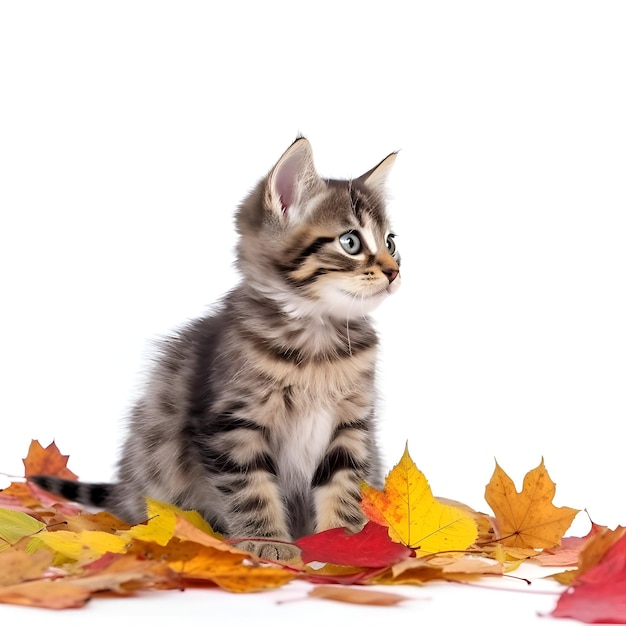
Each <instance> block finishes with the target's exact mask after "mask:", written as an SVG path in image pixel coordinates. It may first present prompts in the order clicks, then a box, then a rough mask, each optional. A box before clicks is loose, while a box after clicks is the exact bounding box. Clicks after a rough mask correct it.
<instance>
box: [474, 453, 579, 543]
mask: <svg viewBox="0 0 626 626" xmlns="http://www.w3.org/2000/svg"><path fill="white" fill-rule="evenodd" d="M555 492H556V485H555V484H554V482H552V480H551V478H550V476H549V475H548V472H547V470H546V468H545V465H544V463H543V459H541V463H540V464H539V465H538V466H537V467H536V468H535V469H533V470H531V471H530V472H528V473H527V474H526V476H525V477H524V483H523V486H522V491H521V492H517V491H516V489H515V485H514V484H513V481H512V480H511V479H510V478H509V476H508V475H507V474H506V473H505V472H504V470H503V469H502V468H501V467H500V466H499V465H498V463H496V468H495V470H494V472H493V476H492V477H491V480H490V481H489V484H488V485H487V488H486V490H485V500H486V501H487V504H489V506H490V507H491V509H492V511H493V512H494V515H495V518H496V522H497V527H498V531H499V536H500V541H501V543H502V544H503V545H505V546H514V547H517V548H553V547H555V546H558V545H560V544H561V539H562V537H563V535H564V534H565V531H566V530H567V529H568V528H569V527H570V525H571V523H572V521H573V520H574V517H576V515H577V514H578V513H579V510H578V509H572V508H570V507H567V506H562V507H556V506H554V505H553V504H552V499H553V498H554V494H555Z"/></svg>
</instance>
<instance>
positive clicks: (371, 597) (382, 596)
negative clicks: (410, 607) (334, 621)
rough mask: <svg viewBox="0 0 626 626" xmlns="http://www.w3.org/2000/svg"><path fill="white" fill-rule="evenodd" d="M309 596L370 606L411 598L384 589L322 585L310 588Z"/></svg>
mask: <svg viewBox="0 0 626 626" xmlns="http://www.w3.org/2000/svg"><path fill="white" fill-rule="evenodd" d="M309 596H310V597H311V598H322V599H323V600H336V601H337V602H348V603H350V604H367V605H371V606H393V605H395V604H398V603H399V602H403V601H405V600H412V599H413V598H410V597H409V596H401V595H400V594H397V593H388V592H386V591H373V590H370V589H353V588H351V587H338V586H332V587H331V586H324V585H321V586H319V587H315V588H314V589H311V591H309Z"/></svg>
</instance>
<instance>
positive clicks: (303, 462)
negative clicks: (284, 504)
mask: <svg viewBox="0 0 626 626" xmlns="http://www.w3.org/2000/svg"><path fill="white" fill-rule="evenodd" d="M335 422H336V420H335V417H334V416H333V414H332V412H331V407H329V406H323V405H322V404H321V403H320V404H319V405H317V406H308V407H307V409H305V410H303V411H302V412H299V413H298V414H296V415H291V416H290V418H289V419H288V420H286V423H285V425H284V430H283V432H282V433H281V435H282V436H281V441H280V442H279V443H278V446H279V454H278V466H279V474H280V481H281V483H282V484H283V486H284V487H285V488H286V489H287V490H291V489H298V487H304V488H306V487H307V486H308V485H310V484H311V479H312V478H313V475H314V473H315V470H316V469H317V467H318V465H319V463H320V461H321V460H322V459H323V458H324V455H325V453H326V450H327V448H328V444H329V443H330V439H331V437H332V434H333V430H334V427H335Z"/></svg>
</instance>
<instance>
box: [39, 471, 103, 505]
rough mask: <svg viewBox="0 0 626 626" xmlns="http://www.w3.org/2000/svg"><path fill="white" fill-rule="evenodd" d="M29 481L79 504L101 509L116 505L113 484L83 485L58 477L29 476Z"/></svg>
mask: <svg viewBox="0 0 626 626" xmlns="http://www.w3.org/2000/svg"><path fill="white" fill-rule="evenodd" d="M28 480H29V481H30V482H32V483H35V484H36V485H37V486H38V487H41V488H42V489H44V490H45V491H49V492H50V493H53V494H54V495H55V496H61V497H63V498H66V499H67V500H72V502H78V503H80V504H85V505H88V506H95V507H98V508H100V509H109V508H111V507H112V506H113V505H114V500H113V492H114V490H115V485H114V484H113V483H81V482H78V481H76V480H68V479H67V478H59V477H57V476H42V475H35V476H28Z"/></svg>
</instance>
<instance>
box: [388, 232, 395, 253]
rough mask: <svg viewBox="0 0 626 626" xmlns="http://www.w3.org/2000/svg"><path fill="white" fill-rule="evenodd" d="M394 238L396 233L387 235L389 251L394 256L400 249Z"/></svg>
mask: <svg viewBox="0 0 626 626" xmlns="http://www.w3.org/2000/svg"><path fill="white" fill-rule="evenodd" d="M393 238H394V235H388V236H387V252H389V254H390V255H391V256H393V255H394V254H395V253H396V251H397V249H398V248H397V247H396V242H395V241H394V239H393Z"/></svg>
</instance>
